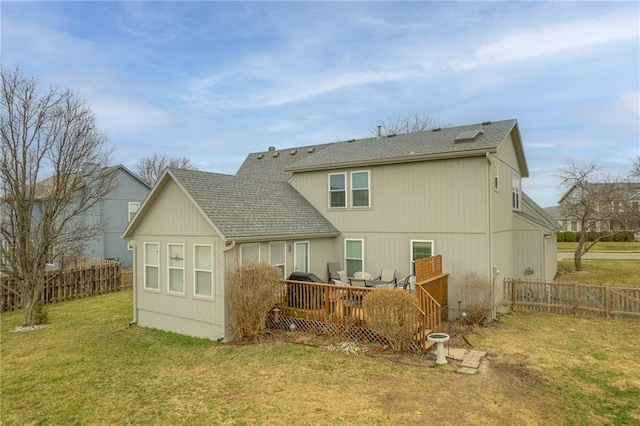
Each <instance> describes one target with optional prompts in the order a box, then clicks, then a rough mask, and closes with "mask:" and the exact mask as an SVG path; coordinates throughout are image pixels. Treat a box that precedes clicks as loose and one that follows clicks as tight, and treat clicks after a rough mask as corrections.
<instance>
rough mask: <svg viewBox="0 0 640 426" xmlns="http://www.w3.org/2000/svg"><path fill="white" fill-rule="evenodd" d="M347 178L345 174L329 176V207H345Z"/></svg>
mask: <svg viewBox="0 0 640 426" xmlns="http://www.w3.org/2000/svg"><path fill="white" fill-rule="evenodd" d="M346 193H347V178H346V174H345V173H336V174H330V175H329V207H347V196H346Z"/></svg>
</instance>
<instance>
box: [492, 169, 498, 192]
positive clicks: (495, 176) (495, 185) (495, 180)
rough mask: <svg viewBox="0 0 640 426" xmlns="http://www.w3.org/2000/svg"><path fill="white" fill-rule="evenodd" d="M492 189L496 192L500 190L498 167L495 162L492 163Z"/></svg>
mask: <svg viewBox="0 0 640 426" xmlns="http://www.w3.org/2000/svg"><path fill="white" fill-rule="evenodd" d="M493 190H494V191H496V192H497V191H499V190H500V169H499V168H498V165H497V164H494V165H493Z"/></svg>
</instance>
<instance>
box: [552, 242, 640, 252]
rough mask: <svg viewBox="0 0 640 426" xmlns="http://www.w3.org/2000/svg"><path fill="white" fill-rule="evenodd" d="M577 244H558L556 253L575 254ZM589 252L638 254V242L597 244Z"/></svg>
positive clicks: (639, 246) (639, 247)
mask: <svg viewBox="0 0 640 426" xmlns="http://www.w3.org/2000/svg"><path fill="white" fill-rule="evenodd" d="M577 246H578V243H566V242H562V243H558V251H569V252H575V251H576V247H577ZM589 252H593V253H596V252H635V253H638V252H640V241H625V242H623V243H614V242H611V243H608V242H603V241H601V242H599V243H597V244H596V245H595V246H593V248H592V249H591V250H589Z"/></svg>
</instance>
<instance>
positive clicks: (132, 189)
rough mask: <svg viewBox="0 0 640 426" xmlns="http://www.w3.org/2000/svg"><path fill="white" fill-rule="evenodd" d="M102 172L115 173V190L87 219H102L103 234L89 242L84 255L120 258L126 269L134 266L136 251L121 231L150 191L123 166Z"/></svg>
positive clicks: (108, 168) (98, 257)
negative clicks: (134, 253)
mask: <svg viewBox="0 0 640 426" xmlns="http://www.w3.org/2000/svg"><path fill="white" fill-rule="evenodd" d="M101 172H102V173H105V174H106V173H115V174H116V179H117V182H116V185H115V189H114V190H113V191H111V192H110V193H109V195H108V196H107V197H106V198H104V199H103V200H102V202H101V203H100V207H99V211H95V212H93V215H94V217H91V215H87V217H86V218H85V220H96V219H98V220H100V221H101V223H103V224H104V231H103V233H102V234H101V235H100V236H98V237H97V238H96V239H94V240H91V241H88V242H87V245H86V248H85V250H84V255H85V256H87V257H91V258H97V259H115V258H117V259H120V264H121V266H122V267H123V268H130V267H131V266H132V265H133V248H132V247H130V246H129V245H128V244H127V241H126V240H123V239H122V232H124V229H125V228H126V227H127V225H128V224H129V222H130V221H131V220H132V219H133V217H134V216H135V214H136V212H137V211H138V208H139V207H140V205H141V204H142V202H143V201H144V199H145V197H146V196H147V195H148V194H149V191H150V190H151V188H150V187H149V185H147V184H146V183H144V182H143V181H142V180H141V179H140V178H138V176H137V175H136V174H134V173H132V172H131V171H130V170H129V169H127V168H126V167H125V166H123V165H117V166H112V167H106V168H104V169H102V171H101Z"/></svg>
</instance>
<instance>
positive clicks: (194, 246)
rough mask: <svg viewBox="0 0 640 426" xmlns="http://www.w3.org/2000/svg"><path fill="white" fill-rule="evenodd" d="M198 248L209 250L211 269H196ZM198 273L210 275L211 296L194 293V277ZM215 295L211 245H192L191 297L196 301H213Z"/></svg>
mask: <svg viewBox="0 0 640 426" xmlns="http://www.w3.org/2000/svg"><path fill="white" fill-rule="evenodd" d="M198 247H209V248H211V269H202V268H198V267H197V265H196V262H197V261H198V256H197V255H196V248H198ZM198 272H210V273H211V296H206V295H203V294H198V293H197V292H196V275H197V273H198ZM215 295H216V276H215V271H214V263H213V244H194V245H193V297H196V298H198V299H207V300H213V299H214V298H215Z"/></svg>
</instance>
